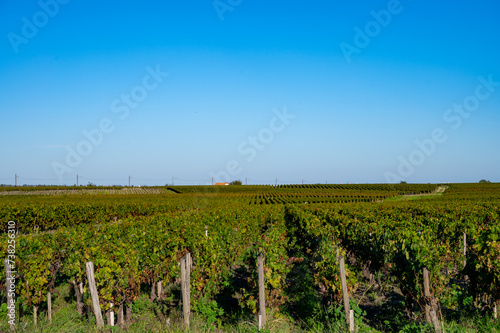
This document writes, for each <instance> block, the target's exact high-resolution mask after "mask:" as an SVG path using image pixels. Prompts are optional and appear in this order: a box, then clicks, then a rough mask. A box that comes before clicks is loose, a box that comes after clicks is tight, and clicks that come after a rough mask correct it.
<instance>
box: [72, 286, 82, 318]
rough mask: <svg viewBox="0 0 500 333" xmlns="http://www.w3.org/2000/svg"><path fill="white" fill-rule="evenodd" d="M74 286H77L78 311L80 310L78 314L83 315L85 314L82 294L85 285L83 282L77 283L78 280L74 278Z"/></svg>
mask: <svg viewBox="0 0 500 333" xmlns="http://www.w3.org/2000/svg"><path fill="white" fill-rule="evenodd" d="M73 287H74V288H75V295H76V311H78V314H79V315H80V316H81V315H83V296H82V294H83V293H82V291H83V290H82V289H83V286H82V284H81V283H80V284H76V281H75V280H73Z"/></svg>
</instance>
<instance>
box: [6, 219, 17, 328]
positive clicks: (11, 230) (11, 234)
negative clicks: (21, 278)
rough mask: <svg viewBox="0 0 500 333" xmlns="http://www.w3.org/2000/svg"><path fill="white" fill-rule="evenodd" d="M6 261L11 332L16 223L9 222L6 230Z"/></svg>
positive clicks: (13, 323) (8, 312) (14, 281)
mask: <svg viewBox="0 0 500 333" xmlns="http://www.w3.org/2000/svg"><path fill="white" fill-rule="evenodd" d="M7 235H8V240H7V244H8V246H7V259H5V261H4V265H5V278H6V279H5V280H6V294H7V317H8V319H9V320H8V322H9V324H10V328H11V330H12V329H14V327H15V325H16V278H15V275H14V274H16V273H17V272H16V271H15V269H16V222H14V221H9V223H8V230H7Z"/></svg>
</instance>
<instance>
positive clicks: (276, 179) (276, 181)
mask: <svg viewBox="0 0 500 333" xmlns="http://www.w3.org/2000/svg"><path fill="white" fill-rule="evenodd" d="M274 182H275V186H278V178H275V179H274Z"/></svg>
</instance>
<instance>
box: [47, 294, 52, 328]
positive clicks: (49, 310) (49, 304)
mask: <svg viewBox="0 0 500 333" xmlns="http://www.w3.org/2000/svg"><path fill="white" fill-rule="evenodd" d="M47 316H48V318H49V323H52V295H51V293H50V291H49V292H48V293H47Z"/></svg>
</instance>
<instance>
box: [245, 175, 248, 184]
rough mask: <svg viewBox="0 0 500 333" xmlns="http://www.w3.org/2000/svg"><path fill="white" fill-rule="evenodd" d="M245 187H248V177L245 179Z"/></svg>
mask: <svg viewBox="0 0 500 333" xmlns="http://www.w3.org/2000/svg"><path fill="white" fill-rule="evenodd" d="M245 185H248V182H247V177H245Z"/></svg>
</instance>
